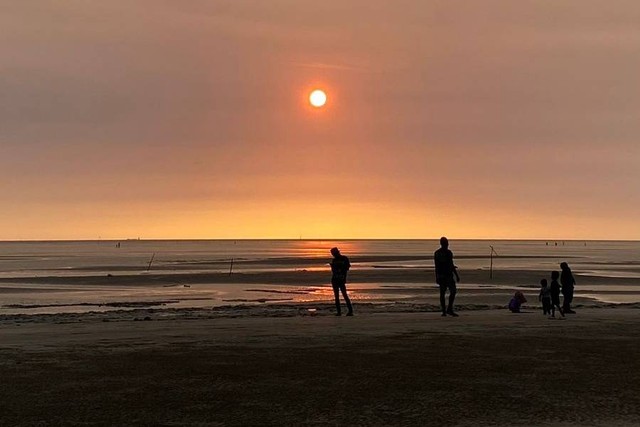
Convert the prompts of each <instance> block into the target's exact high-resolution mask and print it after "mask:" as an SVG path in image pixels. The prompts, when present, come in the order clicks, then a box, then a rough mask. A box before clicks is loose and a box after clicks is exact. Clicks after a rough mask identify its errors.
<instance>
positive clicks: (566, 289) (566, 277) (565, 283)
mask: <svg viewBox="0 0 640 427" xmlns="http://www.w3.org/2000/svg"><path fill="white" fill-rule="evenodd" d="M560 269H562V273H560V284H561V285H562V296H563V297H564V298H563V301H562V309H563V310H564V312H565V313H568V314H575V313H576V312H575V311H573V310H571V303H572V302H573V288H574V287H575V286H576V279H574V277H573V273H572V272H571V269H570V268H569V264H567V263H566V262H563V263H561V264H560Z"/></svg>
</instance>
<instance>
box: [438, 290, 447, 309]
mask: <svg viewBox="0 0 640 427" xmlns="http://www.w3.org/2000/svg"><path fill="white" fill-rule="evenodd" d="M438 286H440V307H441V308H442V315H443V316H446V315H447V306H446V302H445V299H444V297H445V294H446V293H447V287H446V285H443V284H438Z"/></svg>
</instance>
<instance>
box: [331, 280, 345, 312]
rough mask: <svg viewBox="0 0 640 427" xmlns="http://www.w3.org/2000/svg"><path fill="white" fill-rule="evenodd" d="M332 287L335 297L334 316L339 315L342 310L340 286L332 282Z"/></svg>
mask: <svg viewBox="0 0 640 427" xmlns="http://www.w3.org/2000/svg"><path fill="white" fill-rule="evenodd" d="M331 286H332V287H333V296H334V298H335V299H336V316H340V315H341V314H342V312H341V311H340V287H339V285H338V284H337V283H332V284H331Z"/></svg>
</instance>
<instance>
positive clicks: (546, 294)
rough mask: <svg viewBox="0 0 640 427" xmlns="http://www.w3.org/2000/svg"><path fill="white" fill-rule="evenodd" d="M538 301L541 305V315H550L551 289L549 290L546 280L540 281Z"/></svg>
mask: <svg viewBox="0 0 640 427" xmlns="http://www.w3.org/2000/svg"><path fill="white" fill-rule="evenodd" d="M538 300H539V301H540V302H541V303H542V314H544V315H547V314H549V315H550V314H551V289H549V286H548V282H547V279H542V280H540V295H538Z"/></svg>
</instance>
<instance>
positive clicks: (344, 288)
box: [340, 283, 353, 316]
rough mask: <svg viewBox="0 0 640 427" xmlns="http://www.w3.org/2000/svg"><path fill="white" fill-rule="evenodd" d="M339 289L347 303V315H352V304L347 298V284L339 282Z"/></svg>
mask: <svg viewBox="0 0 640 427" xmlns="http://www.w3.org/2000/svg"><path fill="white" fill-rule="evenodd" d="M340 290H341V291H342V296H343V297H344V302H345V303H347V309H348V310H349V312H348V313H347V316H353V306H352V305H351V300H350V299H349V295H347V284H346V283H341V284H340Z"/></svg>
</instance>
